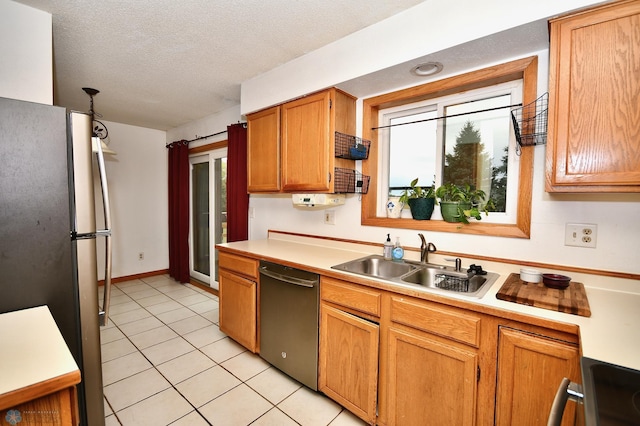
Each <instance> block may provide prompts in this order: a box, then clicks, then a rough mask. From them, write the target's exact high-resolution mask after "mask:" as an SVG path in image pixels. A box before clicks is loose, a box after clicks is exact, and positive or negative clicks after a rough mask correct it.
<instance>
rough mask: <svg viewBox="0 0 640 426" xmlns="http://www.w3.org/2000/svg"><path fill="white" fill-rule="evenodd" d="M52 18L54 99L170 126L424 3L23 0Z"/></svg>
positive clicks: (108, 116) (236, 99)
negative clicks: (254, 80) (93, 92)
mask: <svg viewBox="0 0 640 426" xmlns="http://www.w3.org/2000/svg"><path fill="white" fill-rule="evenodd" d="M17 1H18V2H19V3H22V4H25V5H29V6H32V7H34V8H36V9H40V10H43V11H46V12H49V13H51V14H52V16H53V56H54V103H55V104H56V105H60V106H64V107H67V108H70V109H74V110H78V111H88V109H89V97H88V96H87V95H86V94H85V93H84V92H83V91H82V87H93V88H95V89H98V90H100V93H99V94H98V95H97V96H96V97H95V99H94V103H95V105H94V107H95V108H94V109H95V111H96V112H98V113H100V114H102V116H103V118H104V119H105V120H108V121H115V122H119V123H126V124H132V125H137V126H142V127H150V128H154V129H161V130H167V129H170V128H173V127H176V126H180V125H182V124H185V123H188V122H190V121H193V120H196V119H198V118H202V117H205V116H207V115H211V114H214V113H216V112H218V111H221V110H224V109H226V108H228V107H230V106H233V105H237V104H239V103H240V83H241V82H243V81H244V80H247V79H249V78H251V77H254V76H256V75H259V74H261V73H263V72H265V71H268V70H270V69H273V68H275V67H277V66H279V65H281V64H283V63H286V62H288V61H290V60H292V59H294V58H297V57H299V56H302V55H304V54H305V53H308V52H310V51H313V50H315V49H318V48H320V47H322V46H324V45H326V44H329V43H331V42H333V41H335V40H338V39H340V38H342V37H345V36H347V35H349V34H351V33H353V32H356V31H358V30H360V29H362V28H365V27H367V26H370V25H372V24H375V23H376V22H379V21H381V20H383V19H386V18H388V17H389V16H392V15H394V14H396V13H399V12H401V11H403V10H405V9H407V8H409V7H411V6H414V5H416V4H418V3H420V2H421V1H422V0H393V1H390V0H347V1H344V0H242V1H240V0H233V1H229V0H180V1H176V0H17Z"/></svg>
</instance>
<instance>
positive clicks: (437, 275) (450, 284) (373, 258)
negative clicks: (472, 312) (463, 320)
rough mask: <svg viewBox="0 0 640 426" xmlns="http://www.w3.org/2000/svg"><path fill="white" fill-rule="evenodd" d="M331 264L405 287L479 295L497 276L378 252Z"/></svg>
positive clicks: (478, 296)
mask: <svg viewBox="0 0 640 426" xmlns="http://www.w3.org/2000/svg"><path fill="white" fill-rule="evenodd" d="M331 268H333V269H337V270H339V271H344V272H351V273H354V274H359V275H364V276H368V277H373V278H378V279H382V280H385V281H388V282H391V283H394V284H399V285H401V286H405V287H410V288H421V289H430V290H435V291H443V292H449V293H450V292H455V293H460V294H464V295H466V296H471V297H476V298H480V297H482V296H483V295H484V294H485V293H486V292H487V291H488V290H489V288H490V287H491V284H492V283H493V282H495V280H497V279H498V277H499V275H498V274H495V273H492V272H487V273H486V274H484V275H478V274H475V273H467V272H466V271H456V270H455V268H452V267H449V266H443V265H437V264H433V263H420V262H413V261H408V260H404V261H400V262H397V261H392V260H385V259H384V258H383V257H382V256H378V255H370V256H366V257H363V258H360V259H356V260H352V261H350V262H345V263H341V264H340V265H335V266H332V267H331Z"/></svg>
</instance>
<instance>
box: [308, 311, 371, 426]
mask: <svg viewBox="0 0 640 426" xmlns="http://www.w3.org/2000/svg"><path fill="white" fill-rule="evenodd" d="M320 322H321V326H320V355H319V359H320V377H319V384H318V387H319V389H320V391H321V392H324V393H325V394H326V395H327V396H329V397H330V398H331V399H333V400H334V401H336V402H338V403H339V404H341V405H342V406H344V407H346V408H347V409H348V410H349V411H351V412H352V413H354V414H355V415H357V416H358V417H360V418H361V419H363V420H365V421H366V422H368V423H369V424H375V422H376V405H377V394H378V349H379V334H380V326H379V325H378V324H376V323H373V322H370V321H367V320H364V319H362V318H358V317H357V316H355V315H351V314H349V313H347V312H344V311H341V310H339V309H336V308H334V307H331V306H328V305H326V304H324V303H323V304H321V306H320Z"/></svg>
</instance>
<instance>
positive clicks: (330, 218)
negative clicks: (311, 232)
mask: <svg viewBox="0 0 640 426" xmlns="http://www.w3.org/2000/svg"><path fill="white" fill-rule="evenodd" d="M324 223H326V224H327V225H335V224H336V211H335V210H327V211H325V212H324Z"/></svg>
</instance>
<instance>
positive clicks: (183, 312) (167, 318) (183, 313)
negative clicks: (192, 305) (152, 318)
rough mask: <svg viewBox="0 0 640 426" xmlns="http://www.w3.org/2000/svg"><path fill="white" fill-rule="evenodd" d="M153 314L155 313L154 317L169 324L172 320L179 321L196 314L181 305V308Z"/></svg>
mask: <svg viewBox="0 0 640 426" xmlns="http://www.w3.org/2000/svg"><path fill="white" fill-rule="evenodd" d="M155 315H156V318H158V319H159V320H160V321H162V322H163V323H165V324H171V323H172V322H176V321H180V320H183V319H185V318H189V317H192V316H194V315H197V314H196V313H195V312H193V311H192V310H191V309H189V308H185V307H182V308H178V309H174V310H173V311H167V312H163V313H161V314H155Z"/></svg>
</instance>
